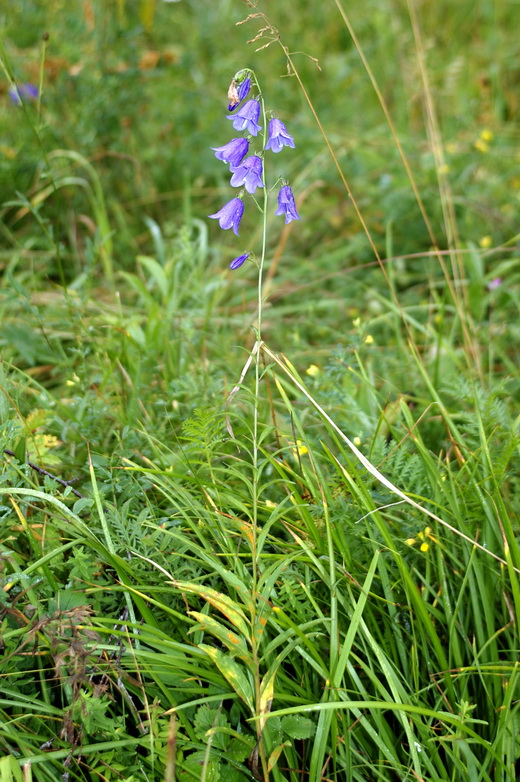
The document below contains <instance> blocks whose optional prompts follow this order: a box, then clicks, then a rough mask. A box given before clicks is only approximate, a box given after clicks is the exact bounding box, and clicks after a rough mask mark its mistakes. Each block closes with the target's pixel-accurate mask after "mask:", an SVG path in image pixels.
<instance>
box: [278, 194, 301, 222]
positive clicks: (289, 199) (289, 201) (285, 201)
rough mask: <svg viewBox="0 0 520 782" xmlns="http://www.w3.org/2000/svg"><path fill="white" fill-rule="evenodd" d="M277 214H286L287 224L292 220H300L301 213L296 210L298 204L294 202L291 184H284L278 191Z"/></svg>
mask: <svg viewBox="0 0 520 782" xmlns="http://www.w3.org/2000/svg"><path fill="white" fill-rule="evenodd" d="M275 215H285V224H286V225H287V223H290V222H291V221H292V220H300V219H301V218H300V215H299V214H298V212H297V211H296V204H295V203H294V196H293V191H292V190H291V188H290V187H289V185H284V186H283V187H281V188H280V192H279V193H278V209H277V210H276V212H275Z"/></svg>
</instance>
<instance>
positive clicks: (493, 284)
mask: <svg viewBox="0 0 520 782" xmlns="http://www.w3.org/2000/svg"><path fill="white" fill-rule="evenodd" d="M501 285H502V277H495V279H494V280H490V281H489V282H488V284H487V286H486V287H487V289H488V291H496V289H497V288H500V286H501Z"/></svg>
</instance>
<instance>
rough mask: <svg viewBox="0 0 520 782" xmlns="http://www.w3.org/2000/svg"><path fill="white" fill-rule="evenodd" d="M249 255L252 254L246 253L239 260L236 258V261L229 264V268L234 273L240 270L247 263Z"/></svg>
mask: <svg viewBox="0 0 520 782" xmlns="http://www.w3.org/2000/svg"><path fill="white" fill-rule="evenodd" d="M249 255H250V253H244V255H239V256H238V258H235V260H234V261H231V263H230V264H229V268H230V269H233V271H234V270H235V269H240V267H241V266H242V264H243V263H244V262H245V261H247V259H248V258H249Z"/></svg>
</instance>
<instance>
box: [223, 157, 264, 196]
mask: <svg viewBox="0 0 520 782" xmlns="http://www.w3.org/2000/svg"><path fill="white" fill-rule="evenodd" d="M230 184H231V187H245V189H246V190H247V192H248V193H250V194H251V195H252V194H253V193H254V192H255V190H256V188H257V187H263V186H264V183H263V182H262V158H260V157H258V155H251V157H248V158H246V159H245V160H244V161H243V162H242V163H241V164H240V165H239V166H237V167H236V168H235V169H234V173H233V176H232V177H231V183H230Z"/></svg>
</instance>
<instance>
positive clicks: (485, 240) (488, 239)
mask: <svg viewBox="0 0 520 782" xmlns="http://www.w3.org/2000/svg"><path fill="white" fill-rule="evenodd" d="M478 243H479V245H480V247H482V249H483V250H485V249H486V248H487V247H491V245H492V244H493V237H492V236H489V235H487V236H482V237H481V238H480V239H479V240H478Z"/></svg>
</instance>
